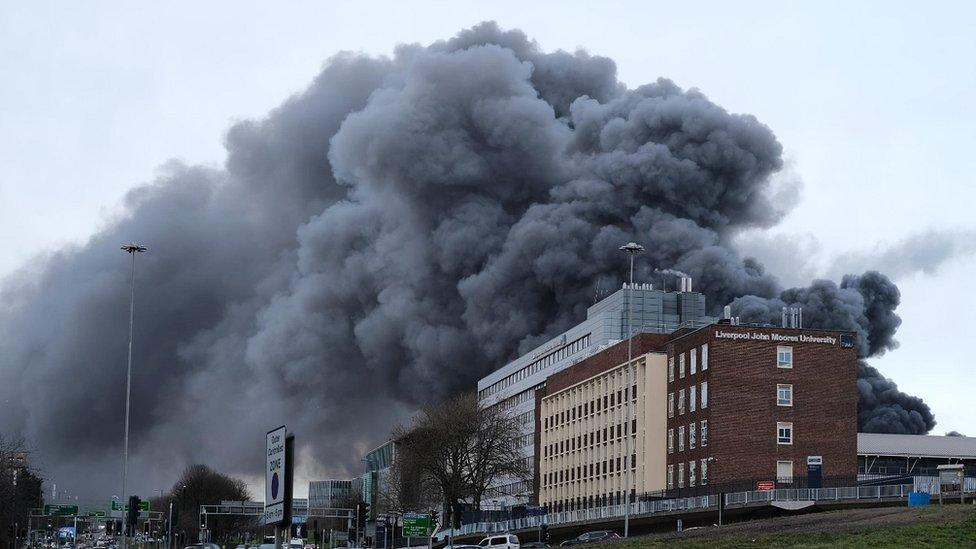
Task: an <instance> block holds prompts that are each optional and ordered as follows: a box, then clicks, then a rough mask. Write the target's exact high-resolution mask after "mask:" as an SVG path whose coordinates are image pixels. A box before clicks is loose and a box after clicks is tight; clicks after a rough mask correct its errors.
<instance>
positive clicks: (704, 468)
mask: <svg viewBox="0 0 976 549" xmlns="http://www.w3.org/2000/svg"><path fill="white" fill-rule="evenodd" d="M701 484H702V485H703V486H704V485H705V484H708V460H707V459H702V460H701Z"/></svg>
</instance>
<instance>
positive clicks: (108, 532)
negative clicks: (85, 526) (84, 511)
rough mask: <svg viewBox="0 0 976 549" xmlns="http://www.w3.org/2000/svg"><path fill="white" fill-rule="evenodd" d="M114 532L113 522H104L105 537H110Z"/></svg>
mask: <svg viewBox="0 0 976 549" xmlns="http://www.w3.org/2000/svg"><path fill="white" fill-rule="evenodd" d="M114 531H115V521H114V520H110V521H108V522H106V523H105V535H106V536H111V535H112V532H114Z"/></svg>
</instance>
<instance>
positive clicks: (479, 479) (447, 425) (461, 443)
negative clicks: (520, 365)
mask: <svg viewBox="0 0 976 549" xmlns="http://www.w3.org/2000/svg"><path fill="white" fill-rule="evenodd" d="M395 435H396V441H397V457H396V462H397V464H398V467H399V468H400V469H399V473H398V474H400V475H402V476H408V477H410V479H411V481H410V482H406V483H403V484H405V485H408V486H409V485H411V484H413V485H417V486H421V487H422V486H424V483H425V482H430V483H433V485H434V486H436V489H437V491H438V492H439V495H440V497H441V499H442V501H443V502H444V506H445V509H446V508H447V507H453V506H454V505H455V504H459V503H470V504H471V505H472V506H473V507H474V508H475V509H480V507H481V499H482V497H483V496H484V495H485V493H486V492H487V490H488V487H489V486H490V485H492V484H493V483H494V482H495V481H496V480H499V479H502V478H509V479H512V480H513V481H515V482H517V481H523V480H526V479H528V478H529V467H528V464H527V463H526V462H525V459H524V456H523V455H522V453H521V451H520V444H519V438H521V437H522V436H523V435H524V429H523V428H522V426H521V424H520V423H519V422H518V421H517V420H515V419H514V418H512V417H511V416H510V415H509V414H507V413H506V412H505V411H503V410H501V409H498V408H487V409H486V408H482V407H481V406H480V405H479V404H478V399H477V396H476V395H475V394H474V393H462V394H459V395H456V396H454V397H451V398H449V399H448V400H446V401H444V402H443V403H441V404H437V405H431V406H427V407H425V408H423V409H422V410H421V411H420V413H419V414H418V415H417V416H416V418H414V422H413V425H412V426H411V427H410V428H400V429H398V430H397V431H396V432H395ZM413 479H416V480H413ZM402 480H404V479H401V481H402ZM401 497H402V496H401Z"/></svg>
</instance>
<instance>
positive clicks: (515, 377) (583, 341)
mask: <svg viewBox="0 0 976 549" xmlns="http://www.w3.org/2000/svg"><path fill="white" fill-rule="evenodd" d="M589 346H590V334H586V335H585V336H583V337H581V338H579V339H577V340H576V341H573V342H571V343H569V344H567V345H564V346H562V347H560V348H559V349H556V350H555V351H553V352H551V353H549V354H547V355H545V356H543V357H541V358H539V359H537V360H534V361H532V363H531V364H529V365H528V366H525V367H524V368H521V369H519V370H518V371H517V372H513V373H511V374H509V375H507V376H505V377H503V378H502V379H500V380H498V381H496V382H495V383H493V384H491V385H490V386H488V387H485V388H484V389H482V390H480V391H478V398H479V399H483V398H485V397H487V396H490V395H493V394H495V393H497V392H498V391H501V390H502V389H505V388H506V387H509V386H511V385H512V384H513V383H516V382H518V381H521V380H523V379H525V378H527V377H529V376H530V375H532V374H535V373H537V372H540V371H542V370H543V369H545V368H547V367H549V366H551V365H553V364H555V363H556V362H559V361H560V360H562V359H564V358H567V357H570V356H572V355H575V354H576V353H578V352H580V351H582V350H583V349H585V348H587V347H589Z"/></svg>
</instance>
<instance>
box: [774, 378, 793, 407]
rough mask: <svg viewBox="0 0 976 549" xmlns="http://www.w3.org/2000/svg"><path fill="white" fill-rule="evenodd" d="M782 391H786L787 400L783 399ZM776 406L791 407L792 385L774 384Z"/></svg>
mask: <svg viewBox="0 0 976 549" xmlns="http://www.w3.org/2000/svg"><path fill="white" fill-rule="evenodd" d="M783 391H786V395H787V398H785V399H784V398H783ZM776 405H777V406H793V384H792V383H777V384H776Z"/></svg>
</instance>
